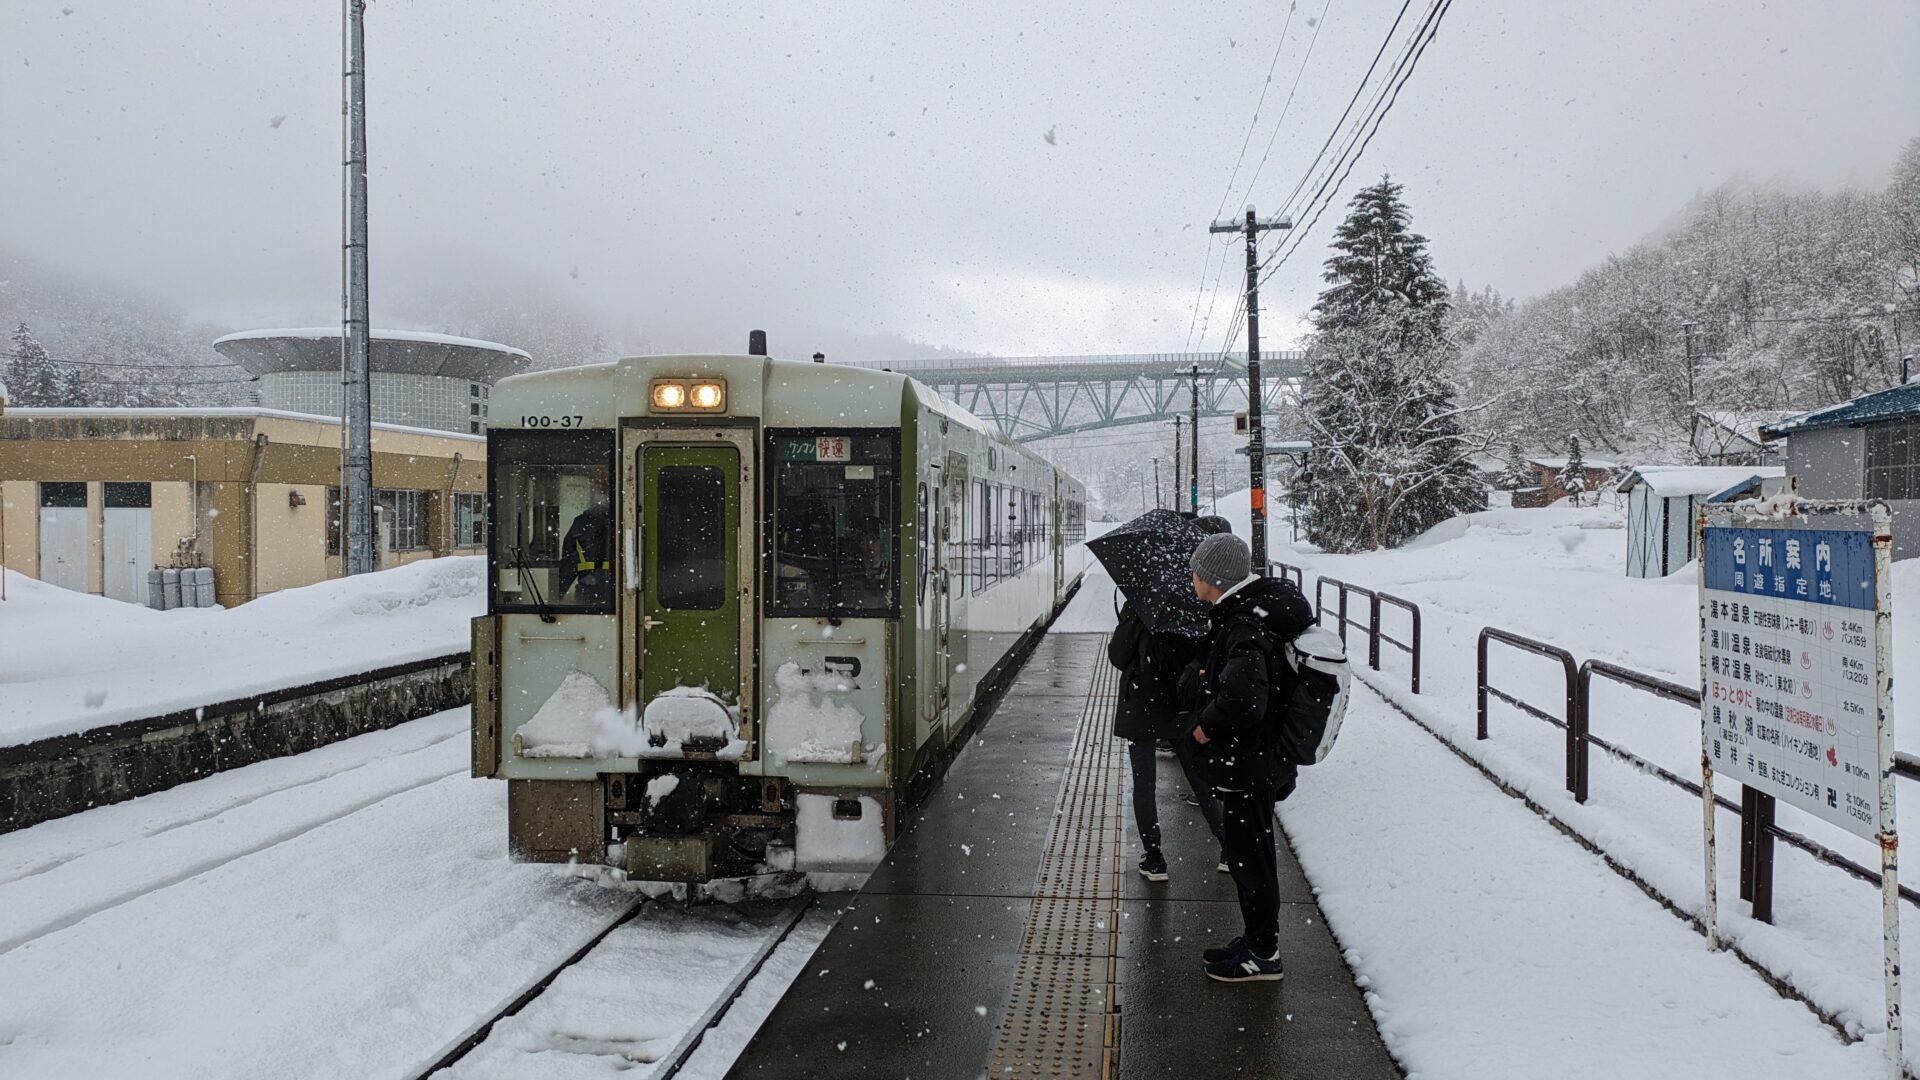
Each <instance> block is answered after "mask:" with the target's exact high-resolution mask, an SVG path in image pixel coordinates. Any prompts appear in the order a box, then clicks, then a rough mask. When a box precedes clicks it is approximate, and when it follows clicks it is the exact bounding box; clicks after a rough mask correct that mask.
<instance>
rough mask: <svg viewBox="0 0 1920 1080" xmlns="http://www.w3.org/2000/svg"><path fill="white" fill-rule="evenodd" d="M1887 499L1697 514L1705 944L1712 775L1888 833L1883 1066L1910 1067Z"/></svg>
mask: <svg viewBox="0 0 1920 1080" xmlns="http://www.w3.org/2000/svg"><path fill="white" fill-rule="evenodd" d="M1892 550H1893V531H1892V525H1891V520H1890V517H1889V514H1888V510H1887V506H1886V504H1885V503H1884V502H1877V501H1874V502H1816V501H1812V500H1806V499H1790V500H1758V501H1746V502H1739V503H1731V504H1721V505H1710V506H1708V507H1706V508H1705V509H1703V510H1702V511H1701V514H1700V552H1701V569H1700V771H1701V815H1702V828H1703V837H1704V842H1705V856H1706V912H1705V918H1704V920H1703V921H1704V923H1705V926H1706V932H1707V947H1708V948H1710V949H1717V948H1719V947H1720V942H1719V927H1718V911H1717V896H1716V882H1715V870H1716V867H1715V852H1714V813H1715V811H1714V797H1713V777H1714V773H1715V772H1716V771H1719V772H1724V773H1728V774H1730V775H1732V776H1733V777H1734V778H1736V779H1738V780H1739V781H1740V782H1741V783H1743V784H1745V785H1746V786H1748V787H1750V788H1752V789H1754V790H1756V791H1759V792H1762V793H1764V794H1767V795H1771V796H1773V797H1774V798H1775V799H1776V800H1778V801H1780V802H1784V803H1788V804H1790V805H1793V806H1797V807H1799V808H1800V809H1802V810H1804V811H1805V812H1807V813H1809V814H1812V815H1813V816H1815V817H1817V818H1821V819H1822V820H1825V821H1828V822H1830V823H1832V824H1834V825H1836V826H1839V827H1840V828H1842V829H1845V830H1847V831H1848V832H1851V833H1853V834H1854V835H1856V836H1860V837H1863V838H1865V839H1868V840H1873V841H1875V842H1876V843H1877V844H1878V845H1879V847H1880V879H1881V918H1882V931H1883V933H1882V944H1883V946H1884V955H1883V965H1882V975H1883V978H1884V980H1885V987H1886V1007H1887V1073H1888V1075H1889V1076H1890V1077H1893V1078H1895V1080H1898V1078H1899V1077H1900V1076H1901V1075H1902V1052H1901V1032H1900V909H1899V900H1900V885H1899V872H1898V871H1899V865H1898V854H1899V840H1898V835H1897V829H1896V826H1895V820H1894V797H1893V708H1892V673H1891V671H1890V667H1891V665H1890V663H1889V659H1890V652H1889V649H1890V640H1891V634H1890V630H1891V624H1892V620H1893V583H1892V575H1891V574H1890V573H1889V567H1890V563H1891V559H1892Z"/></svg>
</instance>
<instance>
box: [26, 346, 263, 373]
mask: <svg viewBox="0 0 1920 1080" xmlns="http://www.w3.org/2000/svg"><path fill="white" fill-rule="evenodd" d="M0 356H5V357H9V358H11V359H14V360H25V359H27V354H26V353H17V352H4V351H0ZM45 359H46V361H47V363H49V364H52V365H54V366H55V367H92V368H131V369H133V370H137V371H212V370H214V369H216V368H233V367H239V366H240V365H239V364H236V363H233V362H232V361H224V360H223V361H221V362H219V363H217V364H174V365H164V364H163V365H154V364H110V363H106V362H104V361H100V360H56V359H54V358H53V357H51V356H48V357H46V358H45Z"/></svg>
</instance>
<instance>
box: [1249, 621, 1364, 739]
mask: <svg viewBox="0 0 1920 1080" xmlns="http://www.w3.org/2000/svg"><path fill="white" fill-rule="evenodd" d="M1283 651H1284V652H1285V654H1286V657H1287V664H1288V666H1290V667H1292V668H1293V671H1294V680H1293V691H1292V693H1291V694H1290V695H1289V696H1288V698H1287V700H1285V701H1278V700H1276V701H1273V702H1271V703H1270V704H1269V706H1268V708H1269V710H1270V711H1271V709H1272V708H1273V707H1274V706H1281V707H1282V708H1281V713H1280V716H1279V718H1278V719H1277V720H1276V724H1277V725H1278V727H1279V734H1280V740H1279V741H1280V750H1281V753H1283V754H1284V755H1286V758H1287V760H1289V761H1291V762H1292V763H1293V764H1295V765H1317V764H1319V763H1320V762H1322V761H1325V760H1326V759H1327V755H1328V754H1330V753H1332V752H1333V740H1334V739H1336V738H1338V737H1339V735H1340V721H1341V720H1342V719H1343V718H1344V717H1345V716H1346V714H1347V690H1348V687H1349V686H1350V684H1351V683H1352V681H1353V670H1352V668H1351V666H1350V665H1349V664H1348V663H1347V650H1346V647H1345V646H1344V645H1342V644H1341V643H1340V635H1338V634H1336V633H1334V632H1333V631H1331V630H1328V629H1326V628H1325V627H1321V626H1312V627H1309V628H1307V629H1306V630H1305V631H1304V632H1302V633H1301V634H1300V636H1299V637H1297V638H1294V639H1293V640H1292V641H1289V642H1287V644H1286V648H1285V649H1284V650H1283Z"/></svg>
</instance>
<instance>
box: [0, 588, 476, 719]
mask: <svg viewBox="0 0 1920 1080" xmlns="http://www.w3.org/2000/svg"><path fill="white" fill-rule="evenodd" d="M484 573H485V560H484V559H483V558H482V557H480V556H477V555H473V556H457V557H451V558H442V559H428V560H424V561H421V562H415V563H409V564H407V565H405V566H397V567H394V568H392V569H390V570H382V571H379V572H378V573H374V574H368V575H365V576H362V577H357V578H350V579H340V580H335V581H324V582H320V583H319V584H315V585H309V586H306V587H304V588H299V589H288V590H286V591H284V592H277V593H272V594H269V595H267V596H263V597H261V598H260V599H258V600H255V601H253V602H251V603H248V604H242V605H241V606H239V607H236V608H180V609H176V610H173V611H154V610H152V609H151V608H144V607H140V606H138V605H135V604H126V603H121V602H119V601H117V600H108V599H106V598H105V597H100V596H89V595H87V594H84V593H76V592H72V591H70V590H67V589H60V588H56V587H54V586H51V585H46V584H43V583H41V582H39V581H35V580H33V579H32V578H28V577H25V576H23V575H20V574H9V575H8V576H7V601H6V603H4V604H0V745H4V744H11V743H23V742H31V741H33V740H35V739H43V738H47V737H50V736H54V735H65V734H69V733H72V732H75V731H85V730H87V729H89V728H95V727H100V726H103V725H106V724H114V723H119V722H121V721H124V720H136V719H140V718H142V717H147V716H154V715H158V714H161V713H165V712H169V711H171V710H174V709H184V708H191V707H193V706H196V705H205V704H208V703H210V702H215V701H225V700H229V699H232V698H237V697H243V696H245V695H247V694H254V693H260V692H262V691H266V690H277V689H281V688H283V687H288V686H298V685H300V684H302V683H309V682H314V681H317V680H321V679H331V678H335V677H338V676H342V675H351V674H356V673H359V672H364V671H368V670H371V669H374V668H378V667H385V666H388V665H392V664H404V663H407V662H408V661H411V660H424V659H427V658H430V657H434V656H444V655H447V654H449V653H455V652H462V651H465V650H466V648H467V645H468V639H469V630H468V624H469V622H470V620H472V618H473V617H474V616H476V615H479V614H481V613H482V612H483V611H484V610H485V606H486V585H485V580H484Z"/></svg>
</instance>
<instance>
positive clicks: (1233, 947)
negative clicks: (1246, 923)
mask: <svg viewBox="0 0 1920 1080" xmlns="http://www.w3.org/2000/svg"><path fill="white" fill-rule="evenodd" d="M1246 943H1247V939H1246V938H1243V937H1237V938H1234V939H1233V940H1232V941H1229V942H1227V943H1226V944H1225V945H1215V946H1214V947H1213V948H1211V949H1208V950H1207V951H1206V952H1203V953H1201V954H1200V958H1201V959H1203V960H1205V961H1206V962H1207V963H1209V964H1217V963H1219V962H1220V961H1222V960H1225V959H1227V958H1228V957H1230V956H1232V955H1234V954H1235V953H1237V952H1239V951H1240V950H1241V948H1242V947H1244V946H1245V945H1246Z"/></svg>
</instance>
